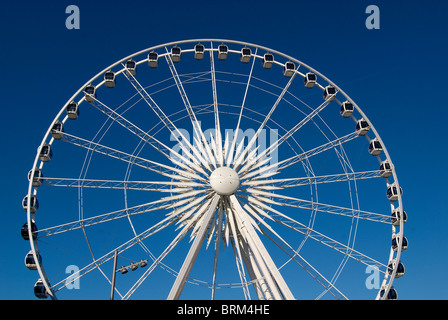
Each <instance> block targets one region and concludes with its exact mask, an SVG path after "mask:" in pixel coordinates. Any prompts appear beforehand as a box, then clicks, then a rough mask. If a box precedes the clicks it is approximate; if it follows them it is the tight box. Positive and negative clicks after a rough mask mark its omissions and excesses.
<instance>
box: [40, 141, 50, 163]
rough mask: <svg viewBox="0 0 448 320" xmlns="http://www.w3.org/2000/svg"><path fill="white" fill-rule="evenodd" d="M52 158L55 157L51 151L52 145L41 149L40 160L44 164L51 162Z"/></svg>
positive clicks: (46, 145) (45, 145)
mask: <svg viewBox="0 0 448 320" xmlns="http://www.w3.org/2000/svg"><path fill="white" fill-rule="evenodd" d="M52 157H53V152H52V151H51V147H50V145H49V144H44V145H43V146H42V147H41V148H40V152H39V159H40V160H41V161H42V162H48V161H50V160H51V158H52Z"/></svg>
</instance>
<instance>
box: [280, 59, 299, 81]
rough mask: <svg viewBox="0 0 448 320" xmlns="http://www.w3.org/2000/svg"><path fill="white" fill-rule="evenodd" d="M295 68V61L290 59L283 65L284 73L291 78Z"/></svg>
mask: <svg viewBox="0 0 448 320" xmlns="http://www.w3.org/2000/svg"><path fill="white" fill-rule="evenodd" d="M295 69H296V66H295V64H294V62H291V61H288V62H286V63H285V65H284V66H283V75H284V76H285V77H288V78H290V77H292V75H293V74H294V70H295Z"/></svg>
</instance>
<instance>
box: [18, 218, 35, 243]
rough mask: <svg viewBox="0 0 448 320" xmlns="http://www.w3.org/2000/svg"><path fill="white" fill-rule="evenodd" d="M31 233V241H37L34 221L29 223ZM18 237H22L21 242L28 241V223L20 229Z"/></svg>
mask: <svg viewBox="0 0 448 320" xmlns="http://www.w3.org/2000/svg"><path fill="white" fill-rule="evenodd" d="M31 232H32V235H33V240H36V239H37V235H38V232H37V226H36V223H35V222H34V221H31ZM20 235H21V236H22V238H23V240H27V241H28V240H30V237H29V234H28V222H25V224H24V225H23V226H22V228H21V229H20Z"/></svg>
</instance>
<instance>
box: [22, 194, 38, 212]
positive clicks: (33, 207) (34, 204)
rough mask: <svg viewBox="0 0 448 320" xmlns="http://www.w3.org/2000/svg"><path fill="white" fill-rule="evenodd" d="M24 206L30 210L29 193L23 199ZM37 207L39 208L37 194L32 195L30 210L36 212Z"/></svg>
mask: <svg viewBox="0 0 448 320" xmlns="http://www.w3.org/2000/svg"><path fill="white" fill-rule="evenodd" d="M22 208H23V210H25V211H27V212H28V195H26V196H25V197H24V198H23V200H22ZM37 209H39V200H37V197H36V196H35V195H32V196H31V198H30V212H31V213H35V212H36V211H37Z"/></svg>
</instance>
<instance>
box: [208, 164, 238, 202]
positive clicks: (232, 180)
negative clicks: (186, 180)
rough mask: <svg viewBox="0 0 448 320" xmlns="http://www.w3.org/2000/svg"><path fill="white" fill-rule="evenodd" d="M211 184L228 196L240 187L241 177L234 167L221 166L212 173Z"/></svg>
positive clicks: (219, 192) (217, 191) (220, 193)
mask: <svg viewBox="0 0 448 320" xmlns="http://www.w3.org/2000/svg"><path fill="white" fill-rule="evenodd" d="M210 185H211V186H212V188H213V190H215V191H216V193H217V194H219V195H224V196H228V195H231V194H233V193H234V192H235V191H236V190H237V189H238V187H239V186H240V178H239V176H238V173H236V171H235V170H233V169H232V168H229V167H219V168H217V169H215V170H214V171H213V172H212V174H211V175H210Z"/></svg>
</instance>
